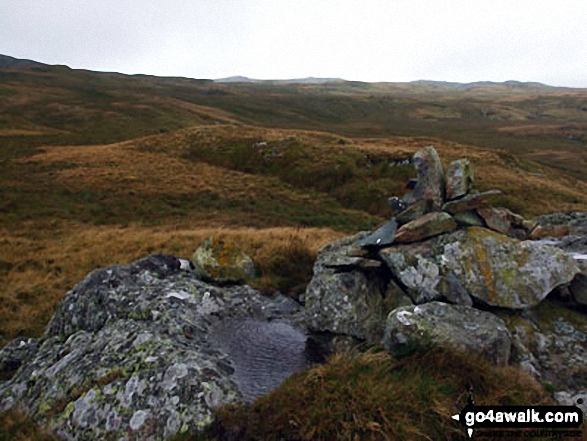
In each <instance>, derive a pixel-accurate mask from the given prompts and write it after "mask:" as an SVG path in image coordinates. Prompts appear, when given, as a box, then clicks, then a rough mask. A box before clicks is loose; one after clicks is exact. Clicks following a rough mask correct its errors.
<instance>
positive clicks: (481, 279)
mask: <svg viewBox="0 0 587 441" xmlns="http://www.w3.org/2000/svg"><path fill="white" fill-rule="evenodd" d="M379 255H380V256H381V258H382V259H383V261H384V262H385V263H386V264H387V265H388V266H389V268H390V270H391V271H392V273H393V275H394V277H395V278H396V279H397V280H399V281H400V282H401V283H402V284H403V286H405V288H406V291H407V293H408V294H409V295H410V297H411V298H412V300H413V301H414V302H415V303H424V302H428V301H432V300H438V299H441V298H447V297H448V295H449V293H448V292H447V288H449V287H450V284H448V283H446V282H447V277H448V275H449V274H452V275H453V276H454V277H456V279H457V280H458V281H459V283H460V284H461V285H462V287H463V288H464V289H465V290H466V291H467V292H468V293H469V294H470V295H471V296H472V297H474V298H476V299H477V300H479V301H481V302H483V303H485V304H487V305H490V306H498V307H505V308H513V309H520V308H529V307H532V306H535V305H537V304H538V303H540V302H541V301H542V300H543V299H544V298H545V297H546V296H547V295H548V294H549V293H550V292H551V291H552V290H553V289H554V288H556V287H557V286H559V285H563V284H566V283H568V282H570V281H571V280H572V279H573V277H574V276H575V275H576V274H577V273H578V272H579V267H578V265H577V263H576V261H575V259H573V257H572V256H571V255H569V254H567V253H564V252H562V251H561V250H559V249H557V248H554V247H552V246H548V245H544V244H541V243H537V242H532V241H519V240H516V239H512V238H510V237H507V236H505V235H502V234H499V233H496V232H493V231H490V230H487V229H484V228H478V227H471V228H467V229H464V230H459V231H456V232H454V233H452V234H447V235H442V236H438V237H436V238H432V239H429V240H428V241H425V242H420V243H414V244H406V245H397V246H393V247H390V248H386V249H383V250H381V251H380V252H379Z"/></svg>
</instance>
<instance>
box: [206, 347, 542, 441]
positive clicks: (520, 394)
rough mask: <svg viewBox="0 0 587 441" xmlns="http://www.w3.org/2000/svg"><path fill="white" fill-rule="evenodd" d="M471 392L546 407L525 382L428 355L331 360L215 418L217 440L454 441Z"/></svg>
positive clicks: (464, 359)
mask: <svg viewBox="0 0 587 441" xmlns="http://www.w3.org/2000/svg"><path fill="white" fill-rule="evenodd" d="M469 385H472V386H473V389H474V392H475V399H476V403H477V404H479V405H484V404H486V405H516V404H518V405H531V404H533V405H538V404H546V403H549V402H550V399H549V397H548V395H547V393H546V392H545V391H544V390H543V389H542V388H541V386H540V385H539V384H538V383H537V382H535V381H534V380H533V379H532V378H530V377H529V376H527V375H526V374H525V373H523V372H522V371H520V370H518V369H516V368H513V367H505V368H504V367H501V368H498V367H495V366H491V365H489V364H487V363H486V362H484V361H482V360H479V359H473V358H471V357H469V356H466V355H461V354H453V353H447V352H444V351H442V350H440V349H437V348H433V349H431V350H428V351H423V350H420V351H416V352H415V353H412V354H410V355H407V356H404V357H402V358H399V359H398V358H394V357H393V356H392V355H390V354H387V353H377V352H367V353H365V354H350V353H349V354H342V355H336V356H334V358H333V359H332V360H331V361H330V362H329V363H328V364H326V365H321V366H316V367H314V368H312V369H310V370H309V371H307V372H303V373H299V374H296V375H294V376H293V377H291V378H290V379H289V380H287V381H286V382H285V383H284V384H283V385H282V386H281V387H280V388H278V389H276V390H275V391H273V392H272V393H271V394H269V395H267V396H265V397H262V398H259V399H258V400H257V401H255V402H254V403H253V404H251V405H249V406H227V407H223V408H221V409H219V410H218V411H217V415H216V416H217V421H216V423H215V426H214V427H213V430H212V432H211V433H210V435H209V436H210V437H211V438H213V439H217V440H237V439H238V440H281V439H285V440H352V441H354V440H461V439H463V440H464V439H467V438H466V435H465V434H464V431H463V429H462V427H460V425H459V424H458V423H456V422H455V421H453V420H452V419H451V416H452V415H454V414H455V413H458V412H459V411H460V410H461V408H462V407H464V405H465V404H466V400H467V396H468V395H467V387H468V386H469Z"/></svg>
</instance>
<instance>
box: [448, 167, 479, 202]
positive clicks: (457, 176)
mask: <svg viewBox="0 0 587 441" xmlns="http://www.w3.org/2000/svg"><path fill="white" fill-rule="evenodd" d="M472 188H473V168H472V167H471V162H470V161H469V160H468V159H458V160H456V161H453V162H451V163H450V164H449V165H448V167H447V169H446V199H447V200H449V201H450V200H453V199H457V198H460V197H462V196H465V195H466V194H468V193H469V192H470V191H471V189H472Z"/></svg>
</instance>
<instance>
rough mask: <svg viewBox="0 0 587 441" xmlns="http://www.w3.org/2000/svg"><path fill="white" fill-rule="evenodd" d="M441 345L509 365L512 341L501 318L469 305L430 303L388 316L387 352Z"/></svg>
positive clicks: (385, 342)
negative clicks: (405, 347)
mask: <svg viewBox="0 0 587 441" xmlns="http://www.w3.org/2000/svg"><path fill="white" fill-rule="evenodd" d="M414 342H416V343H420V344H424V345H425V344H429V343H432V344H434V345H438V346H441V347H446V348H451V349H453V350H459V351H463V352H466V353H472V354H477V355H480V356H483V357H486V358H488V359H489V360H491V361H492V362H493V363H495V364H497V365H506V364H508V361H509V357H510V350H511V338H510V333H509V332H508V330H507V328H506V326H505V323H504V322H503V320H501V319H500V318H499V317H497V316H495V315H493V314H491V313H489V312H485V311H480V310H478V309H474V308H470V307H467V306H459V305H449V304H446V303H442V302H430V303H426V304H424V305H417V306H405V307H401V308H397V309H395V310H394V311H392V312H391V313H390V314H389V317H388V318H387V324H386V328H385V335H384V338H383V341H382V344H383V346H384V347H385V349H387V350H388V351H395V350H397V349H400V348H402V347H404V346H406V345H408V344H410V343H414Z"/></svg>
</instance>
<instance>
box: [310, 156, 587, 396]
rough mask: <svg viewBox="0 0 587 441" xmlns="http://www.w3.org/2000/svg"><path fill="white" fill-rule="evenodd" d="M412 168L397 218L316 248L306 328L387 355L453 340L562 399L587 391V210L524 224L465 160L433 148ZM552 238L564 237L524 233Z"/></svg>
mask: <svg viewBox="0 0 587 441" xmlns="http://www.w3.org/2000/svg"><path fill="white" fill-rule="evenodd" d="M413 164H414V167H415V169H416V173H417V179H414V180H411V181H409V183H408V185H407V187H408V192H407V193H406V194H405V195H404V196H403V197H402V198H398V197H392V198H389V205H390V206H391V210H392V219H391V220H390V221H388V222H386V223H385V224H383V225H382V226H380V227H379V228H378V229H376V230H375V231H374V232H360V233H357V234H356V235H354V236H350V237H345V238H342V239H340V240H338V241H336V242H334V243H331V244H328V245H326V246H325V247H324V248H322V249H321V250H320V251H319V252H318V258H317V261H316V264H315V266H314V276H313V278H312V280H311V281H310V283H309V284H308V287H307V289H306V292H305V296H304V300H305V314H306V324H307V326H308V328H309V329H310V330H312V331H319V332H326V333H330V334H331V335H333V336H334V340H333V341H335V340H336V339H338V340H337V341H343V342H345V344H353V341H366V342H367V343H368V344H379V345H381V346H383V347H384V348H385V349H387V350H389V351H395V350H396V349H398V348H401V347H403V346H405V345H406V344H409V343H410V342H414V341H424V342H426V343H433V344H437V345H440V346H443V347H450V348H453V349H457V350H461V351H465V352H467V353H469V354H471V355H473V356H481V357H484V358H487V359H489V360H491V361H492V362H493V363H496V364H499V365H506V364H517V365H519V366H521V367H522V368H523V369H525V370H527V371H528V372H530V373H531V374H532V375H533V376H535V377H536V378H539V379H540V380H542V381H547V382H549V383H551V384H552V385H553V388H554V389H555V390H556V391H557V392H556V394H555V398H556V399H558V400H559V401H561V402H566V401H569V400H570V399H571V397H572V398H573V400H574V399H575V398H576V397H579V396H581V397H583V396H585V397H587V316H586V315H585V307H586V306H587V295H586V294H587V292H586V287H587V283H586V282H585V281H586V280H587V251H585V250H586V249H587V214H585V213H571V214H568V215H567V214H562V213H561V214H559V215H556V216H555V215H550V216H546V217H544V216H543V217H540V218H537V220H532V221H530V220H525V219H524V218H523V217H522V216H520V215H518V214H515V213H513V212H511V211H510V210H508V209H506V208H496V207H493V206H491V205H490V204H489V202H488V200H489V199H490V198H491V197H492V196H495V195H499V194H501V191H498V190H491V191H485V192H478V191H475V190H474V188H473V183H474V176H473V170H472V167H471V163H470V161H469V160H468V159H458V160H456V161H453V162H451V163H450V164H449V166H448V167H447V169H446V171H445V170H444V169H443V166H442V164H441V162H440V159H439V157H438V154H437V152H436V150H435V149H434V147H432V146H429V147H424V148H422V149H421V150H419V151H418V152H416V153H415V155H414V159H413ZM559 217H560V218H561V219H558V218H559ZM541 218H544V219H541ZM555 218H556V219H555ZM559 220H561V222H563V221H564V222H565V223H566V224H563V225H561V224H560V222H558V221H559ZM567 221H568V222H567ZM583 227H585V228H583ZM561 235H563V236H564V237H560V236H561ZM545 236H548V237H551V238H552V237H554V236H558V237H559V239H557V240H558V241H559V242H557V241H556V240H553V239H548V240H528V239H542V238H544V237H545ZM561 244H562V245H561ZM565 244H571V245H573V246H578V247H579V248H576V249H572V248H570V247H569V246H567V245H565ZM583 245H585V246H583ZM550 294H553V295H550ZM547 297H548V298H547ZM553 300H556V301H553ZM570 378H572V379H573V380H569V379H570ZM577 379H580V380H577Z"/></svg>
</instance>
